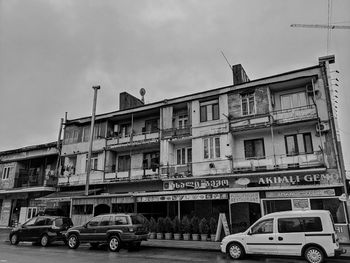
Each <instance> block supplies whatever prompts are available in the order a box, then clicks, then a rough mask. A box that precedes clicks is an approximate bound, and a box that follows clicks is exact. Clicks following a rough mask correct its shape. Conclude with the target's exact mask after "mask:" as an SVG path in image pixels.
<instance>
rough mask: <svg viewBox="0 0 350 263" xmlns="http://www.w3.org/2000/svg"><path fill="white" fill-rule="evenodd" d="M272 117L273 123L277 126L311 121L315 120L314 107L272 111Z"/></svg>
mask: <svg viewBox="0 0 350 263" xmlns="http://www.w3.org/2000/svg"><path fill="white" fill-rule="evenodd" d="M272 117H273V120H274V122H275V123H277V124H282V123H288V122H295V121H303V120H312V119H315V118H317V112H316V106H315V105H307V106H303V107H298V108H292V109H285V110H278V111H273V112H272Z"/></svg>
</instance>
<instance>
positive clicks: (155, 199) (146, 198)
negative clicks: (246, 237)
mask: <svg viewBox="0 0 350 263" xmlns="http://www.w3.org/2000/svg"><path fill="white" fill-rule="evenodd" d="M218 199H228V194H226V193H212V194H188V195H152V196H140V197H137V198H136V202H163V201H164V202H167V201H189V200H218Z"/></svg>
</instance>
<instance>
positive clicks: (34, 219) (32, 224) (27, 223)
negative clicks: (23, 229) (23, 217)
mask: <svg viewBox="0 0 350 263" xmlns="http://www.w3.org/2000/svg"><path fill="white" fill-rule="evenodd" d="M36 219H37V218H36V217H33V218H31V219H29V220H28V221H27V222H25V223H24V224H23V225H25V226H34V224H35V221H36Z"/></svg>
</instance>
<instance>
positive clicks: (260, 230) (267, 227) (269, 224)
mask: <svg viewBox="0 0 350 263" xmlns="http://www.w3.org/2000/svg"><path fill="white" fill-rule="evenodd" d="M272 232H273V219H268V220H264V221H261V222H259V223H257V224H256V225H255V226H253V227H252V233H254V234H267V233H272Z"/></svg>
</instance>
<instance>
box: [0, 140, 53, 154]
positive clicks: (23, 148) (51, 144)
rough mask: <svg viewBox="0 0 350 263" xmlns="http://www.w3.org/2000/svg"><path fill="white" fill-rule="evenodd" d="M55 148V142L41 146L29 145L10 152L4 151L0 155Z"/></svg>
mask: <svg viewBox="0 0 350 263" xmlns="http://www.w3.org/2000/svg"><path fill="white" fill-rule="evenodd" d="M56 146H57V141H55V142H48V143H43V144H35V145H30V146H25V147H21V148H17V149H12V150H6V151H2V152H0V155H6V154H12V153H20V152H29V151H32V150H38V149H44V148H52V147H56Z"/></svg>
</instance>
